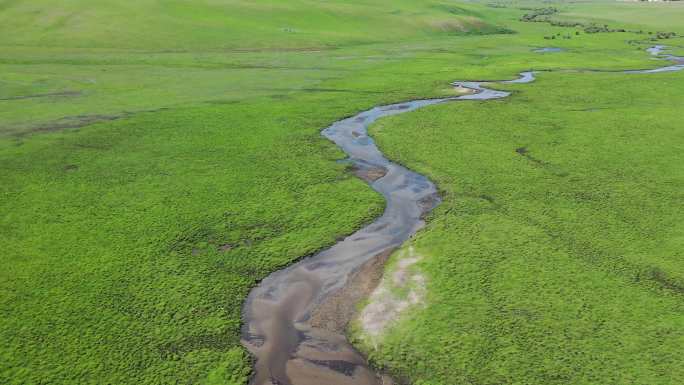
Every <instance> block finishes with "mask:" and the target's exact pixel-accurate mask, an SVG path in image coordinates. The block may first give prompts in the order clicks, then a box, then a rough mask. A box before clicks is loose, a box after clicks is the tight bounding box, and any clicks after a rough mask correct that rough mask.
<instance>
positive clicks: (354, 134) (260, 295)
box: [242, 47, 684, 385]
mask: <svg viewBox="0 0 684 385" xmlns="http://www.w3.org/2000/svg"><path fill="white" fill-rule="evenodd" d="M661 50H662V48H658V47H653V48H651V49H650V51H649V52H651V53H652V54H653V55H656V56H661ZM666 58H667V59H668V60H672V61H677V62H678V64H677V65H674V66H668V67H663V68H661V69H659V70H644V71H625V72H626V73H652V72H662V71H672V70H680V69H684V65H683V64H684V63H683V62H681V58H676V57H672V56H667V57H666ZM533 80H534V74H533V72H523V73H521V76H520V77H519V78H518V79H516V80H509V81H504V82H502V83H528V82H531V81H533ZM453 84H454V86H456V87H460V88H465V89H468V90H470V93H468V94H464V95H461V96H454V97H448V98H440V99H427V100H413V101H409V102H404V103H397V104H391V105H387V106H381V107H375V108H372V109H370V110H367V111H364V112H361V113H359V114H357V115H355V116H352V117H350V118H346V119H343V120H340V121H337V122H335V123H334V124H332V125H331V126H330V127H328V128H326V129H325V130H323V135H324V136H325V137H326V138H328V139H330V140H332V141H333V142H335V144H337V146H339V147H340V148H341V149H342V150H343V151H344V152H345V153H346V154H347V155H348V157H349V158H348V160H349V162H351V163H352V164H353V166H354V167H355V168H356V169H357V174H359V175H362V176H363V177H364V179H365V180H366V181H368V182H369V183H370V186H371V187H372V188H373V189H375V190H376V191H378V192H379V193H381V194H382V195H383V196H384V197H385V199H386V201H387V206H386V209H385V212H384V213H383V215H382V216H381V217H380V218H378V219H377V220H375V221H374V222H372V223H371V224H369V225H367V226H366V227H364V228H362V229H361V230H359V231H357V232H355V233H354V234H352V235H350V236H348V237H347V238H345V239H344V240H342V241H340V242H338V243H337V244H335V245H334V246H332V247H331V248H329V249H327V250H324V251H322V252H320V253H318V254H316V255H314V256H311V257H308V258H305V259H303V260H301V261H299V262H298V263H296V264H294V265H291V266H289V267H287V268H285V269H283V270H280V271H276V272H274V273H273V274H271V275H269V276H268V277H267V278H266V279H264V280H263V281H262V282H261V284H260V285H259V286H257V287H256V288H254V289H253V290H252V291H251V293H250V294H249V297H248V299H247V301H246V303H245V306H244V310H243V315H244V322H245V325H244V328H243V340H242V342H243V345H244V346H245V347H246V348H247V349H248V350H249V351H250V352H251V353H252V354H253V355H254V356H255V358H256V363H255V371H254V376H253V378H252V381H251V383H252V384H253V385H347V384H354V385H380V384H383V385H386V384H391V380H390V379H389V378H388V377H385V376H379V375H377V374H376V373H374V372H373V371H372V370H371V369H370V368H369V367H368V365H367V361H366V359H365V357H364V356H363V355H361V354H360V353H359V352H357V351H356V350H355V349H354V348H353V347H352V346H351V345H350V344H349V342H348V341H347V339H346V338H345V336H344V330H343V328H342V330H341V329H340V327H339V325H345V324H346V322H347V321H349V319H348V318H349V317H350V314H349V312H348V311H344V310H343V309H342V310H341V309H340V308H344V307H345V306H342V305H336V304H333V305H332V306H321V305H322V304H326V301H329V300H330V298H331V297H333V296H334V295H335V293H339V292H341V291H342V290H345V289H346V286H347V285H348V283H349V282H350V281H351V280H352V278H353V277H354V275H355V274H357V273H358V272H359V271H360V270H361V269H362V268H363V267H364V265H365V264H367V263H369V261H372V260H373V259H374V258H377V257H378V256H382V255H387V254H389V252H391V251H392V250H394V249H396V248H397V247H399V246H400V245H401V244H402V243H404V242H405V241H406V240H407V239H408V238H409V237H411V236H412V235H413V234H415V233H416V232H417V231H418V230H420V229H421V228H422V227H423V226H424V225H425V223H424V221H423V219H422V218H423V217H424V215H425V214H427V213H428V212H429V211H430V210H432V209H433V208H434V207H435V206H436V205H437V204H438V203H439V196H438V194H437V189H436V187H435V185H434V184H433V183H432V182H431V181H430V180H428V179H427V178H426V177H425V176H423V175H420V174H417V173H415V172H413V171H411V170H409V169H407V168H405V167H403V166H400V165H398V164H396V163H393V162H391V161H389V160H388V159H387V158H385V156H384V155H383V154H382V153H381V152H380V150H379V149H378V148H377V146H376V145H375V143H374V142H373V139H371V138H370V137H369V136H368V131H367V129H368V127H369V126H370V125H371V124H372V123H373V122H375V121H376V120H377V119H379V118H382V117H385V116H390V115H397V114H402V113H406V112H410V111H414V110H416V109H419V108H422V107H425V106H430V105H433V104H439V103H444V102H447V101H455V100H489V99H500V98H505V97H507V96H509V94H510V93H508V92H504V91H496V90H491V89H487V88H485V87H484V86H483V84H484V82H455V83H453ZM326 305H327V304H326ZM321 307H325V308H326V309H327V310H326V311H327V312H328V313H330V314H327V315H325V316H320V314H316V311H317V309H318V308H321ZM346 307H347V308H348V307H349V306H346ZM313 318H322V319H331V318H332V319H334V322H332V323H333V324H336V325H338V326H331V327H327V326H326V323H325V322H319V321H317V322H312V319H313ZM335 318H337V319H335ZM340 318H341V319H340Z"/></svg>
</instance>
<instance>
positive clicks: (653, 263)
mask: <svg viewBox="0 0 684 385" xmlns="http://www.w3.org/2000/svg"><path fill="white" fill-rule="evenodd" d="M539 77H540V79H539V80H538V81H537V82H535V83H532V84H528V85H515V86H507V87H506V88H508V89H512V90H514V91H515V94H514V95H513V96H512V97H511V98H509V99H506V100H500V101H487V102H461V103H453V104H449V105H441V106H435V107H430V108H427V109H424V110H420V111H417V112H415V113H412V114H408V115H401V116H396V117H392V118H389V119H385V120H383V121H381V122H379V123H377V124H376V125H375V126H374V127H373V128H372V130H371V135H373V136H375V137H376V138H377V139H378V142H379V144H380V146H381V147H382V148H383V149H384V150H385V151H386V152H387V154H388V155H389V156H390V157H391V158H393V159H396V160H398V161H399V162H401V163H403V164H406V165H408V166H409V167H411V168H413V169H415V170H418V171H419V172H422V173H425V174H427V175H429V176H430V177H431V178H432V179H433V180H434V181H436V182H437V184H438V185H439V187H440V188H441V189H442V191H443V192H444V202H443V204H442V205H441V206H440V207H439V208H438V209H437V210H436V212H435V213H434V214H433V215H432V220H431V222H430V224H429V226H428V228H427V229H426V230H425V231H424V232H422V233H421V235H420V236H419V237H418V239H417V240H415V246H416V247H417V252H418V253H419V254H422V255H424V259H423V260H422V262H421V263H420V269H421V271H423V272H424V274H426V276H427V277H428V297H427V304H426V306H425V307H423V308H419V309H415V311H414V312H413V313H411V314H410V315H408V316H406V317H405V319H403V320H402V321H401V322H400V323H399V324H396V325H395V326H394V328H393V329H391V330H390V331H389V332H388V334H387V335H386V336H385V338H384V339H383V340H382V342H381V343H380V346H379V347H378V348H377V349H374V348H373V347H371V346H370V345H367V346H366V349H367V350H368V351H369V353H370V355H371V357H372V359H373V361H375V362H376V363H377V364H378V365H382V366H386V367H387V368H389V369H390V370H391V371H393V372H394V373H397V374H398V375H399V377H401V378H407V379H411V380H412V381H414V382H415V383H416V384H432V385H436V384H519V383H520V384H521V383H526V384H644V385H646V384H648V385H654V384H671V385H674V384H678V383H679V382H680V379H681V378H682V377H683V376H684V370H683V367H682V365H681V364H682V357H684V312H683V310H684V302H683V301H682V298H683V297H682V295H683V294H684V266H683V265H682V250H683V248H684V243H683V242H684V225H683V224H682V222H681V218H682V215H684V211H683V210H682V208H681V204H680V203H679V202H680V201H681V199H682V192H681V191H682V186H684V172H683V169H682V167H681V164H682V163H683V162H684V156H683V155H682V154H683V153H682V150H683V148H682V145H681V143H683V140H684V129H682V128H681V122H680V113H679V106H680V105H681V102H680V101H681V99H682V97H684V91H683V90H684V73H675V74H658V75H626V74H595V73H564V72H561V73H559V72H553V73H542V74H540V75H539ZM361 340H363V338H361Z"/></svg>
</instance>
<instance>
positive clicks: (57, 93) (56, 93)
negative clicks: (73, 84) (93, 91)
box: [0, 91, 82, 101]
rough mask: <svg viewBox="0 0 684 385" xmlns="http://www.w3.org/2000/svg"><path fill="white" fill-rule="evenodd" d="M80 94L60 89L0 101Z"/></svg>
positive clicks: (79, 92) (0, 99)
mask: <svg viewBox="0 0 684 385" xmlns="http://www.w3.org/2000/svg"><path fill="white" fill-rule="evenodd" d="M80 95H82V92H81V91H61V92H50V93H46V94H35V95H20V96H10V97H7V98H0V101H7V100H22V99H36V98H50V97H65V96H80Z"/></svg>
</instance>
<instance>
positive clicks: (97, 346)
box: [0, 0, 671, 384]
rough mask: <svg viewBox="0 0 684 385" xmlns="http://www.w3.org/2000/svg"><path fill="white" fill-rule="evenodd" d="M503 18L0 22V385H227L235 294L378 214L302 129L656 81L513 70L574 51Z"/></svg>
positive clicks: (123, 17)
mask: <svg viewBox="0 0 684 385" xmlns="http://www.w3.org/2000/svg"><path fill="white" fill-rule="evenodd" d="M522 13H523V11H521V10H518V9H515V7H512V6H511V7H509V8H502V9H498V8H497V9H495V8H490V7H486V6H483V5H478V4H470V3H454V2H416V1H408V0H404V1H400V2H397V1H389V0H378V1H355V2H345V3H341V2H312V1H256V2H255V1H250V2H247V1H244V2H239V1H211V2H209V1H206V2H182V1H163V2H159V1H142V2H140V1H139V2H104V1H95V2H93V1H84V0H71V1H61V2H59V4H55V3H54V2H47V1H4V2H0V35H1V36H2V37H3V38H2V41H1V42H0V44H1V46H0V169H1V172H0V197H1V198H2V199H0V213H2V215H1V216H0V234H1V235H2V241H3V256H2V262H3V266H5V269H3V271H2V273H0V309H1V311H2V314H3V318H2V321H0V338H2V339H3V341H4V342H5V343H4V344H3V345H2V347H0V354H1V356H2V358H3V360H2V364H0V382H2V383H16V384H26V383H117V384H124V383H131V384H134V383H135V384H138V383H212V382H213V383H244V381H245V379H246V375H247V374H248V371H249V360H248V359H247V357H246V355H245V353H244V351H243V350H242V348H241V347H240V346H239V342H238V338H239V326H240V318H239V313H240V306H241V303H242V301H243V299H244V297H245V295H246V293H247V292H248V290H249V288H250V287H252V286H253V285H255V284H256V282H258V280H259V279H261V278H263V277H264V276H265V275H266V274H268V273H269V272H271V271H273V270H276V269H278V268H280V267H282V266H284V265H286V264H288V263H290V262H292V261H293V260H295V259H297V258H299V257H301V256H303V255H306V254H309V253H312V252H314V251H315V250H317V249H319V248H321V247H324V246H326V245H329V244H331V243H332V242H334V240H335V238H336V237H338V236H340V235H342V234H345V233H349V232H351V231H353V230H354V229H356V228H358V227H359V226H360V225H361V224H362V223H364V222H366V221H368V220H370V219H371V218H372V217H374V216H375V215H377V214H378V213H379V212H380V210H381V208H382V202H381V200H380V198H379V197H378V196H376V195H375V194H374V193H373V192H372V191H371V190H370V189H368V188H367V186H365V185H364V184H363V183H362V182H360V181H358V180H356V179H355V178H352V177H350V176H349V175H348V174H346V173H345V172H344V167H343V166H341V165H339V164H336V163H335V160H336V159H339V158H340V157H341V156H342V154H341V153H340V152H339V151H338V150H336V149H335V148H334V147H333V146H332V145H331V144H330V143H328V142H327V141H325V140H323V139H322V138H321V137H320V136H319V130H320V129H322V128H323V127H325V126H326V125H327V124H329V123H330V122H332V121H334V120H336V119H338V118H340V117H344V116H347V115H349V114H351V113H353V112H355V111H358V110H361V109H364V108H368V107H370V106H373V105H376V104H379V103H388V102H391V101H398V100H405V99H410V98H417V97H427V96H434V95H444V94H448V93H449V92H450V91H449V89H448V86H447V82H449V81H451V80H457V79H468V78H504V77H511V76H512V75H513V74H514V73H515V72H517V71H519V70H523V69H528V68H531V67H535V68H554V69H560V68H580V67H595V68H614V67H623V68H642V67H647V66H655V65H657V63H654V62H652V61H651V60H649V58H647V57H646V56H645V55H644V54H643V52H641V51H640V50H637V49H636V48H637V46H635V45H629V44H628V43H627V41H628V40H632V39H638V38H639V36H636V35H631V34H597V35H591V36H590V35H584V34H582V35H580V36H576V37H573V38H572V39H570V40H556V41H554V45H556V46H561V47H564V48H566V49H567V51H566V52H563V53H561V54H554V55H540V54H535V53H532V52H531V50H532V48H534V47H541V46H545V45H548V44H549V42H548V41H547V40H544V39H543V37H544V36H547V35H549V34H551V33H553V32H556V31H563V33H571V32H574V30H572V29H557V28H552V27H550V26H549V25H547V24H544V23H518V22H517V19H518V17H519V16H520V15H521V14H522ZM503 27H505V28H508V29H513V30H515V31H516V32H517V33H516V34H509V33H497V34H493V35H484V36H483V35H481V34H487V33H494V32H508V30H507V29H505V28H503ZM638 48H643V46H639V47H638ZM573 84H574V83H573ZM573 87H574V86H573ZM638 91H639V90H638V89H637V88H636V87H635V88H634V89H631V93H630V95H631V94H634V93H637V92H638ZM455 116H456V117H457V118H458V119H461V118H460V117H459V115H455ZM452 118H453V115H452ZM442 127H447V126H442ZM386 139H387V140H388V138H384V139H383V140H386ZM426 139H427V138H426ZM383 143H385V142H383ZM387 143H389V142H387ZM424 144H425V145H429V144H430V143H429V142H428V141H425V142H424ZM389 147H392V146H389ZM394 154H395V155H396V154H397V153H394ZM443 207H447V205H445V206H443ZM435 218H437V216H436V217H435ZM445 218H447V217H446V216H445ZM442 220H446V219H442ZM438 223H439V222H437V220H436V222H435V226H438ZM435 247H436V246H435ZM444 247H446V246H444ZM665 257H667V254H663V256H662V258H665ZM638 262H639V261H638V260H637V259H635V260H633V261H632V260H630V263H632V264H631V265H630V266H632V267H634V268H635V269H637V268H639V267H640V266H650V265H647V264H646V265H639V264H638ZM659 266H660V265H659ZM662 268H663V269H666V266H665V265H663V267H662ZM664 271H666V272H667V273H668V274H670V273H671V271H670V270H664ZM668 277H670V275H668ZM435 281H436V280H435ZM663 306H665V305H663ZM417 346H418V345H417ZM497 362H503V361H497Z"/></svg>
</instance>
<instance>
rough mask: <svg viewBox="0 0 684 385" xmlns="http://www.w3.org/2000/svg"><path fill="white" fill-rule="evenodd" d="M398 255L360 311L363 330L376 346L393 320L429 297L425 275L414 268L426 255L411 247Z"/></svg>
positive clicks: (360, 322)
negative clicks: (426, 296)
mask: <svg viewBox="0 0 684 385" xmlns="http://www.w3.org/2000/svg"><path fill="white" fill-rule="evenodd" d="M397 258H398V261H397V263H396V265H395V266H393V267H392V268H391V271H388V272H387V274H385V276H384V277H383V278H382V280H381V281H380V284H379V285H378V287H377V288H376V289H375V290H374V291H373V292H372V293H371V295H370V298H369V300H368V301H369V302H368V305H367V306H366V307H365V308H364V309H363V311H362V312H361V314H360V315H359V324H360V326H361V329H362V332H363V334H364V336H365V337H367V339H368V340H369V341H368V342H370V343H372V344H373V346H377V342H378V340H379V337H380V336H381V335H382V333H383V332H384V331H385V330H386V329H387V328H388V326H390V324H391V323H392V322H393V321H396V320H397V319H398V318H399V316H400V315H401V314H402V313H403V312H405V311H406V310H407V309H408V308H409V307H411V306H413V305H417V304H420V303H422V302H423V298H424V297H425V277H424V276H423V275H422V274H421V273H420V272H419V271H417V269H415V268H412V266H413V265H415V264H416V263H417V262H418V261H420V260H421V259H422V257H421V256H419V255H416V253H415V251H414V249H413V247H409V248H408V249H404V250H402V251H400V253H399V255H398V256H397Z"/></svg>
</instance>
